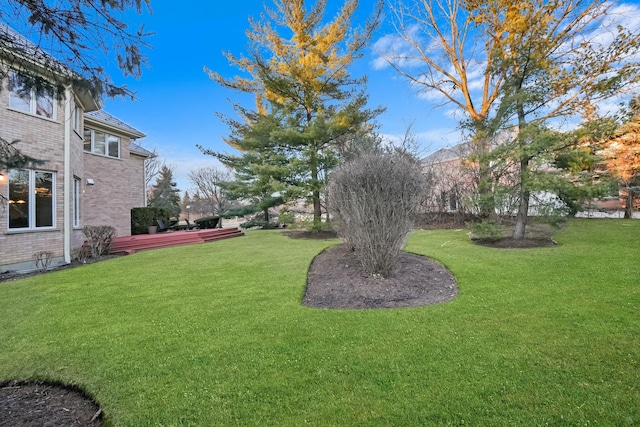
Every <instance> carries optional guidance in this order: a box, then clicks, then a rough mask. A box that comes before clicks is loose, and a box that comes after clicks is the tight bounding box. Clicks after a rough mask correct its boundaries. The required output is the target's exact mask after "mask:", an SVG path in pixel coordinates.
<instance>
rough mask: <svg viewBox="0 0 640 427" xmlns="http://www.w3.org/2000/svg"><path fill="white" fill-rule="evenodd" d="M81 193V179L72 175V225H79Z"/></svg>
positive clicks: (76, 226)
mask: <svg viewBox="0 0 640 427" xmlns="http://www.w3.org/2000/svg"><path fill="white" fill-rule="evenodd" d="M81 193H82V180H81V179H80V178H78V177H77V176H74V177H73V226H74V227H75V228H78V227H80V194H81Z"/></svg>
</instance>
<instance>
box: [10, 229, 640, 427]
mask: <svg viewBox="0 0 640 427" xmlns="http://www.w3.org/2000/svg"><path fill="white" fill-rule="evenodd" d="M639 233H640V221H627V220H571V221H570V222H569V226H568V227H567V228H566V229H564V230H563V231H562V232H561V233H559V234H557V235H556V237H555V239H556V240H557V241H558V242H559V243H560V244H559V245H557V246H554V247H552V248H540V249H527V250H497V249H490V248H485V247H480V246H477V245H473V244H471V243H470V242H469V239H468V237H467V235H466V233H465V232H463V231H455V230H446V231H442V230H434V231H417V232H415V233H414V234H412V236H411V237H410V239H409V241H408V243H407V246H406V250H407V251H410V252H413V253H418V254H422V255H428V256H430V257H432V258H435V259H437V260H438V261H440V262H441V263H443V264H445V265H446V266H447V267H448V268H449V269H450V270H451V271H452V272H453V273H454V275H455V277H456V281H457V284H458V287H459V289H460V293H459V294H458V296H457V297H456V299H454V300H453V301H450V302H448V303H445V304H439V305H436V306H426V307H416V308H412V309H385V310H313V309H309V308H308V307H303V306H302V305H301V304H300V300H301V295H302V293H303V292H304V287H305V282H306V278H307V272H308V269H309V265H310V263H311V262H312V260H313V258H314V257H315V256H316V255H317V254H318V253H320V252H321V251H322V250H323V249H324V248H326V247H327V246H330V245H334V244H337V243H338V242H337V241H335V240H333V241H324V240H305V239H289V238H287V237H284V236H282V235H281V234H280V233H279V232H276V231H266V232H264V231H260V232H251V231H249V232H247V233H246V236H245V237H243V238H241V239H227V240H221V241H218V242H214V243H210V244H205V245H193V246H183V247H174V248H167V249H158V250H152V251H142V252H140V253H137V254H135V255H133V256H127V257H118V258H115V259H111V260H108V261H103V262H99V263H94V264H91V265H86V266H81V267H78V268H73V269H65V270H62V271H57V272H53V273H47V274H44V275H39V276H35V277H29V278H25V279H22V280H18V281H12V282H5V283H2V286H0V312H2V313H3V316H1V317H0V342H2V351H0V378H32V379H38V378H40V379H43V378H44V379H50V380H51V379H55V380H60V381H64V382H70V381H73V382H74V383H76V384H78V385H79V386H81V387H82V389H83V390H85V391H86V392H87V393H88V394H90V395H91V396H93V397H94V398H95V399H96V400H97V402H99V403H100V405H101V407H102V408H104V414H105V422H106V423H107V424H109V425H113V426H139V425H140V426H142V425H180V424H183V425H198V426H214V425H239V424H240V425H278V426H300V425H304V424H307V425H314V426H320V425H342V426H349V425H354V426H355V425H367V426H388V425H416V424H422V425H451V426H453V425H475V426H495V427H506V426H514V425H521V426H525V425H527V426H528V425H546V424H548V425H567V426H569V425H571V426H577V425H589V424H590V425H617V426H623V425H633V424H634V423H637V421H636V420H638V419H640V408H639V407H638V405H637V402H638V401H639V400H640V391H639V390H638V386H637V385H638V384H637V383H638V381H637V379H638V377H637V370H638V364H637V361H638V360H640V337H639V336H638V333H637V331H638V330H640V317H639V316H638V311H637V307H638V305H639V304H640V301H639V295H640V294H639V293H638V286H639V284H638V280H637V278H638V276H639V275H640V264H638V263H637V262H636V261H637V254H638V248H637V236H638V235H639ZM203 260H206V262H203ZM187 266H188V268H186V267H187ZM541 266H543V267H544V268H542V267H541ZM427 382H428V384H429V387H426V386H425V384H426V383H427ZM132 396H136V398H135V399H132V398H131V397H132Z"/></svg>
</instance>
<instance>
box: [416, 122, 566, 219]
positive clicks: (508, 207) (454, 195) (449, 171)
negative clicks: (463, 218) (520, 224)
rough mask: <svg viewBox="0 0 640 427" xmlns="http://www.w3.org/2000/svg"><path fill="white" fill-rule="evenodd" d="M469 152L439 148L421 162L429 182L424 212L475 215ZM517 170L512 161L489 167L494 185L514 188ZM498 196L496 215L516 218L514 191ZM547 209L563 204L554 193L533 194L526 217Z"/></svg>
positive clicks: (511, 133) (467, 147)
mask: <svg viewBox="0 0 640 427" xmlns="http://www.w3.org/2000/svg"><path fill="white" fill-rule="evenodd" d="M516 132H517V130H516V129H515V128H510V129H506V130H503V131H502V132H500V133H499V134H497V135H496V136H495V137H494V138H493V139H492V140H491V141H490V143H489V148H490V149H495V148H497V147H499V146H501V145H503V144H505V143H508V142H511V141H513V139H514V138H515V137H516ZM472 153H473V146H472V145H471V143H468V142H465V143H461V144H458V145H455V146H453V147H451V148H442V149H440V150H437V151H435V152H434V153H432V154H430V155H428V156H427V157H425V158H423V159H422V171H423V174H424V175H425V176H426V177H427V179H428V182H429V188H428V194H427V197H426V201H425V203H424V210H425V211H426V212H439V213H454V212H455V213H462V214H469V213H471V214H475V213H477V207H475V205H474V203H473V197H474V196H475V195H476V194H475V193H476V191H477V190H476V187H477V180H478V177H477V173H478V171H477V165H476V164H474V163H473V162H472V161H469V160H468V158H469V157H470V156H471V154H472ZM517 167H519V166H518V165H517V164H516V163H515V162H514V163H511V164H508V165H507V166H504V167H502V168H498V167H495V166H492V170H491V175H492V179H493V182H494V185H496V184H499V185H500V186H502V187H506V188H515V187H516V184H515V183H514V182H513V181H512V180H513V175H514V173H515V172H516V171H517V169H516V168H517ZM548 168H550V166H548ZM496 187H497V186H496ZM498 193H499V195H498V197H497V199H496V213H497V214H499V215H504V216H508V215H515V214H516V212H517V206H518V200H517V192H515V193H514V192H508V191H507V192H504V191H503V192H498ZM549 206H553V207H554V208H556V209H561V208H563V207H564V204H563V203H562V202H561V201H560V200H559V199H558V198H557V197H556V195H555V194H552V193H549V192H544V191H543V192H534V193H532V194H531V200H530V206H529V215H532V216H535V215H540V214H541V213H542V212H543V210H544V209H545V208H547V207H549Z"/></svg>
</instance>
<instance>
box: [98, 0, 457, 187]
mask: <svg viewBox="0 0 640 427" xmlns="http://www.w3.org/2000/svg"><path fill="white" fill-rule="evenodd" d="M342 3H343V1H342V0H328V7H329V8H334V9H332V10H331V9H330V12H329V13H328V14H327V15H326V17H332V16H333V15H334V12H335V10H336V9H335V8H336V7H339V6H340V5H341V4H342ZM373 3H374V2H373V1H366V0H364V1H361V6H360V10H359V16H360V17H362V18H365V17H367V16H368V15H369V14H370V13H371V11H372V8H373V6H372V5H373ZM187 4H188V7H179V6H177V4H176V3H175V2H174V1H166V0H156V1H152V8H153V14H152V15H148V14H146V13H145V14H143V15H142V16H137V17H136V20H139V21H140V22H144V23H145V28H146V29H147V30H148V31H152V32H154V33H155V35H153V36H152V37H150V38H149V42H150V43H151V44H152V46H153V49H151V50H148V51H147V52H146V53H147V56H148V58H149V65H150V67H151V69H146V70H144V71H143V75H142V77H141V78H140V79H138V80H135V79H125V78H123V77H121V75H120V74H119V72H118V71H114V72H113V74H112V76H113V77H114V80H115V81H116V82H117V83H126V84H127V86H128V87H130V88H131V89H133V90H135V91H137V97H138V98H139V101H135V102H132V101H129V100H126V101H125V100H121V99H115V100H107V101H106V102H105V103H104V109H105V110H106V111H108V112H109V113H111V114H113V115H115V116H116V117H118V118H119V119H121V120H123V121H125V122H127V123H129V124H130V125H132V126H134V127H135V128H137V129H139V130H140V131H142V132H143V133H145V134H146V135H147V137H146V138H144V139H142V140H140V141H139V142H141V143H142V145H143V146H144V147H145V148H147V149H150V150H152V149H154V148H155V149H157V150H158V153H159V155H160V157H161V158H165V159H166V162H167V164H169V165H172V166H174V167H175V174H176V181H177V183H178V187H179V188H180V190H181V191H184V190H191V188H192V187H193V186H192V184H191V183H190V182H189V181H188V178H187V177H188V173H189V171H191V170H195V169H197V168H199V167H203V166H218V165H219V164H217V163H216V161H215V159H214V158H213V157H210V156H205V155H204V154H202V153H201V152H200V151H199V150H198V149H197V148H196V144H200V145H202V146H204V147H208V148H211V149H214V150H219V151H229V152H232V151H233V150H232V149H231V148H230V147H228V146H227V145H226V144H225V143H224V142H223V141H222V138H223V137H224V136H226V135H227V134H228V128H227V127H226V126H224V125H223V124H222V123H221V122H220V120H219V119H218V118H217V117H216V115H215V113H216V112H220V113H224V114H229V115H233V111H232V109H231V104H230V103H229V101H228V99H232V100H237V99H242V98H239V97H240V95H239V94H238V93H236V92H233V91H230V90H226V89H223V88H221V87H219V86H218V85H217V84H216V83H215V82H213V81H212V80H210V79H209V77H208V76H207V74H206V73H205V72H204V71H203V67H204V66H207V67H209V68H211V69H214V70H216V71H217V72H219V73H221V74H222V75H225V76H228V77H232V76H234V75H236V74H237V73H238V70H237V69H236V68H234V67H231V66H230V65H229V64H228V62H227V60H226V59H225V58H224V56H223V55H222V52H223V51H230V52H232V53H233V54H235V55H240V54H241V53H243V52H244V49H245V46H246V44H247V38H246V36H245V30H246V29H247V28H248V26H249V24H248V18H249V16H254V17H258V16H259V14H260V12H262V11H263V2H262V1H258V0H246V1H243V2H242V5H241V6H239V5H238V4H235V3H234V2H212V1H205V0H198V1H189V2H188V3H187ZM385 30H386V31H385ZM390 31H391V30H390V29H389V28H386V27H384V26H383V27H381V28H380V30H379V31H378V33H377V34H376V38H375V39H374V41H375V40H377V39H379V38H380V37H383V36H384V35H385V34H388V33H389V32H390ZM375 59H376V57H375V55H374V54H373V52H372V50H371V48H369V49H367V51H366V52H365V55H364V57H363V58H362V59H360V60H359V61H358V62H357V63H356V64H354V66H353V68H352V75H353V76H362V75H367V76H368V79H369V82H368V85H367V92H368V93H369V95H370V99H369V101H370V105H371V106H377V105H382V106H385V107H386V108H387V112H386V113H384V114H383V115H381V116H379V117H378V120H377V121H378V122H379V124H380V125H381V128H380V132H381V133H382V134H384V135H386V136H388V137H391V138H392V137H402V136H403V135H404V133H405V131H406V129H407V127H408V126H409V125H410V124H413V126H412V132H413V133H414V134H416V135H417V137H418V141H419V142H420V145H421V147H422V149H423V150H424V154H427V153H428V152H431V151H433V150H435V149H437V148H440V147H442V146H447V145H452V144H455V143H457V138H458V134H457V132H456V123H455V121H452V120H450V119H449V118H447V116H445V115H443V114H442V113H441V112H440V110H438V109H437V108H434V105H432V104H431V103H430V102H428V101H426V100H423V99H419V98H418V97H417V96H416V94H414V93H413V92H412V91H411V89H410V88H409V86H408V84H407V82H406V81H405V80H403V79H401V78H400V76H399V75H398V74H397V73H396V72H394V71H393V70H391V69H389V68H386V69H376V68H378V67H374V61H375ZM244 105H245V106H247V107H252V100H251V99H247V103H245V104H244Z"/></svg>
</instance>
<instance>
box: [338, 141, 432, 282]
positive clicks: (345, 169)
mask: <svg viewBox="0 0 640 427" xmlns="http://www.w3.org/2000/svg"><path fill="white" fill-rule="evenodd" d="M423 182H424V179H423V176H422V174H421V173H420V166H419V164H418V162H417V161H416V160H415V159H414V158H413V157H411V156H408V155H403V154H399V153H384V152H376V153H367V154H362V155H360V156H359V157H357V158H355V159H353V160H350V161H348V162H347V163H345V164H343V165H342V166H341V167H340V168H339V169H338V170H337V171H336V172H334V173H333V174H332V175H331V180H330V184H329V185H330V187H329V193H330V194H331V199H330V202H331V209H332V213H333V214H334V227H335V228H336V231H337V232H338V234H339V235H340V237H342V238H343V239H344V241H345V242H346V243H347V244H349V245H350V246H351V248H352V249H353V250H354V251H355V254H356V256H357V258H358V260H359V261H360V263H361V265H362V268H363V270H364V272H365V273H366V274H371V275H381V276H383V277H389V276H391V275H392V272H393V267H394V265H395V262H396V259H397V257H398V255H399V253H400V250H402V247H403V246H404V243H405V241H406V238H407V236H408V235H409V233H410V232H411V230H412V229H413V220H414V216H415V213H416V211H417V208H418V206H419V203H420V199H421V195H422V194H423V188H422V187H423Z"/></svg>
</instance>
